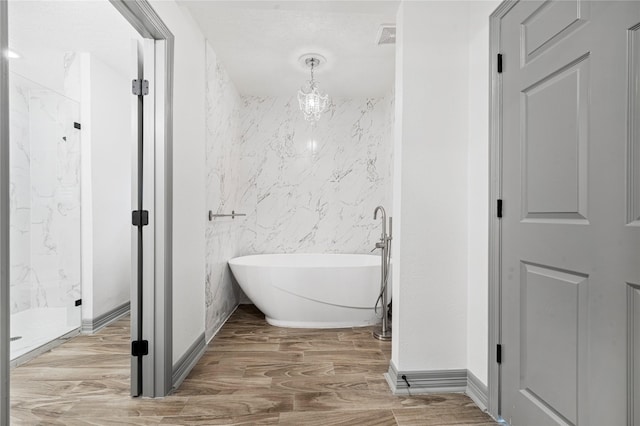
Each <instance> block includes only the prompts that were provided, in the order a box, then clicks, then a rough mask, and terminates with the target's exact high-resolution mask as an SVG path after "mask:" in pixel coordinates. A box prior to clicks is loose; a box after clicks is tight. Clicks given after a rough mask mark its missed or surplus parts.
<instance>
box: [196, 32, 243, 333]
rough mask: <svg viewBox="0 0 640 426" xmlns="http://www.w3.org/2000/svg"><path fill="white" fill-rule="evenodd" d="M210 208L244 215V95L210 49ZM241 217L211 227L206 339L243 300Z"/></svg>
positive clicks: (217, 221)
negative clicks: (236, 268)
mask: <svg viewBox="0 0 640 426" xmlns="http://www.w3.org/2000/svg"><path fill="white" fill-rule="evenodd" d="M206 49H207V50H206V67H207V69H206V77H207V79H206V112H207V121H206V131H207V133H206V168H207V183H206V191H207V196H206V200H207V206H208V209H210V210H212V211H213V213H216V214H229V213H231V211H232V210H235V211H236V212H239V213H240V211H239V209H238V206H237V204H238V203H237V199H238V168H237V167H236V164H237V163H238V157H239V151H238V144H237V143H236V141H237V140H238V129H239V127H238V125H239V116H240V112H239V111H240V97H239V95H238V93H237V91H236V89H235V86H234V85H233V82H232V81H231V79H230V78H229V75H228V74H227V72H226V70H225V69H224V67H223V66H222V64H221V63H220V62H219V61H218V58H217V56H216V53H215V52H214V50H213V49H212V48H211V46H210V45H209V44H207V48H206ZM238 225H239V219H231V218H216V219H214V220H213V221H210V222H208V224H207V228H206V235H205V241H206V277H205V305H206V332H205V333H206V338H207V339H209V338H211V337H212V336H213V334H214V333H215V331H216V330H217V329H218V328H219V327H220V326H221V325H222V324H223V321H224V320H225V319H226V318H227V317H228V316H229V315H230V314H231V312H232V311H233V309H234V308H235V306H236V305H237V304H238V301H239V298H240V290H239V288H238V287H237V285H235V284H234V283H233V279H232V276H231V271H230V270H229V267H228V266H227V261H228V260H229V259H231V258H233V257H235V256H236V255H237V253H238V235H239V229H240V228H239V226H238Z"/></svg>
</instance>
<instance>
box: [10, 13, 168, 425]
mask: <svg viewBox="0 0 640 426" xmlns="http://www.w3.org/2000/svg"><path fill="white" fill-rule="evenodd" d="M109 1H110V2H111V4H113V5H114V6H115V8H116V9H117V10H118V11H119V12H120V13H121V14H122V15H123V16H124V17H125V19H127V21H128V22H129V23H131V25H132V26H133V27H134V28H135V29H136V30H137V31H138V32H139V33H140V35H142V37H143V38H147V39H152V40H155V56H156V59H155V64H156V66H155V85H154V86H153V87H152V88H151V90H154V91H155V104H154V115H155V124H154V133H155V134H154V139H155V146H154V151H155V152H154V155H155V167H154V181H153V187H154V191H153V198H154V202H153V203H152V205H151V206H150V208H152V210H151V212H150V213H151V214H152V215H153V224H154V225H153V227H150V229H149V230H147V232H150V233H152V234H153V239H154V241H155V244H154V250H155V252H154V257H155V262H154V265H153V269H154V280H153V282H152V286H151V288H149V289H147V291H146V293H145V295H144V299H145V302H146V305H145V306H147V309H146V310H145V318H144V320H145V321H144V323H145V338H146V340H148V341H149V354H150V356H148V357H147V360H145V363H144V364H143V377H144V378H145V379H144V383H143V394H142V395H143V396H146V397H161V396H165V395H167V394H168V393H169V392H170V390H171V388H172V385H173V383H172V372H173V371H172V370H173V360H172V346H173V344H172V305H171V296H172V248H171V247H172V200H173V194H172V185H171V183H172V180H173V173H172V163H173V108H172V106H173V50H174V38H173V34H172V33H171V31H170V30H169V28H168V27H167V26H166V25H165V24H164V23H163V22H162V20H161V19H160V17H159V16H158V14H157V13H156V12H155V11H154V10H153V8H152V7H151V5H150V4H149V3H148V2H147V0H135V1H127V0H109ZM7 6H8V2H7V1H6V0H0V52H1V54H0V394H1V397H0V425H8V424H9V419H10V417H9V410H10V399H9V391H10V385H9V375H10V369H9V363H10V350H9V338H10V336H9V333H10V314H9V313H10V306H11V305H10V300H9V298H10V285H9V265H10V263H9V84H8V82H9V66H8V57H7V51H8V48H9V40H8V7H7ZM150 222H151V221H150Z"/></svg>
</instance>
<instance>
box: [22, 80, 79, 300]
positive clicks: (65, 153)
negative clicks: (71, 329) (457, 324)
mask: <svg viewBox="0 0 640 426" xmlns="http://www.w3.org/2000/svg"><path fill="white" fill-rule="evenodd" d="M79 114H80V112H79V105H78V103H77V102H75V101H72V100H70V99H68V98H66V97H64V96H61V95H59V94H57V93H55V92H52V91H50V90H32V91H31V92H30V97H29V123H30V124H29V134H30V146H31V271H32V284H33V285H34V287H35V291H33V292H32V301H31V304H32V307H44V306H48V307H70V306H73V301H74V300H75V299H77V298H79V297H80V255H81V253H80V131H79V130H78V129H75V128H74V126H73V123H74V122H75V121H80V120H79Z"/></svg>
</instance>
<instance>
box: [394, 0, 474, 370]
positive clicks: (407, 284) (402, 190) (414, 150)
mask: <svg viewBox="0 0 640 426" xmlns="http://www.w3.org/2000/svg"><path fill="white" fill-rule="evenodd" d="M466 13H467V5H466V4H465V3H460V2H405V3H402V4H401V6H400V9H399V11H398V20H397V25H398V40H397V42H398V45H397V49H398V50H397V56H396V75H397V83H396V140H395V145H394V152H395V156H396V161H395V164H394V170H395V179H396V183H395V186H394V194H393V196H394V203H393V204H394V218H395V222H396V223H395V226H396V239H395V241H394V250H395V253H396V255H395V257H394V268H393V282H394V288H393V301H394V302H393V303H394V310H393V311H394V321H393V334H394V339H393V345H392V362H393V363H394V365H395V367H396V368H397V369H398V371H425V370H445V369H464V368H466V366H467V360H466V344H467V342H466V336H467V306H466V305H467V268H468V266H467V255H468V251H467V250H468V249H467V229H468V226H467V223H468V219H467V196H468V189H467V176H468V172H467V138H468V123H467V115H468V111H467V97H468V89H467V84H468V75H469V74H468V73H469V71H468V50H467V49H468V48H467V46H468V36H467V34H468V30H467V24H468V22H467V19H466Z"/></svg>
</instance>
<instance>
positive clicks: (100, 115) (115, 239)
mask: <svg viewBox="0 0 640 426" xmlns="http://www.w3.org/2000/svg"><path fill="white" fill-rule="evenodd" d="M87 56H88V59H85V60H84V61H83V65H84V66H85V67H87V66H88V69H86V68H85V69H84V70H83V76H84V78H88V84H86V85H83V86H84V88H85V89H88V90H89V93H88V101H89V104H88V110H87V109H85V110H84V111H86V112H85V115H84V116H83V119H84V118H86V117H87V116H86V114H89V120H87V121H86V122H85V123H82V124H83V126H84V127H83V141H82V142H83V143H82V145H83V149H86V148H89V147H90V151H89V156H88V158H89V159H90V165H88V166H90V170H88V169H84V170H85V172H89V174H88V175H85V176H83V178H84V179H87V178H88V179H89V181H90V182H89V183H90V189H88V190H89V191H90V194H87V195H88V196H89V197H90V198H89V199H87V200H83V208H85V205H84V203H85V201H86V202H87V203H88V204H90V206H89V205H88V204H87V206H86V207H87V208H89V207H90V210H88V211H87V212H86V213H88V215H89V221H90V223H89V222H87V221H85V222H84V224H85V225H86V227H85V228H84V229H83V233H85V234H86V235H85V236H84V238H85V240H84V241H85V242H86V243H87V244H91V247H90V248H89V249H88V250H87V251H86V252H85V253H84V256H91V257H92V261H91V269H90V272H89V273H90V276H89V275H85V276H83V279H86V280H87V282H86V284H85V287H84V288H83V290H84V292H83V293H84V295H87V296H92V297H91V298H84V299H83V300H84V301H85V303H91V308H90V312H91V315H90V316H89V317H85V318H83V319H85V320H87V319H93V318H97V317H99V316H100V315H102V314H105V313H108V312H110V311H112V310H113V309H115V308H117V307H119V306H120V305H122V304H123V303H126V302H128V301H129V296H130V289H131V284H130V283H131V242H130V238H131V224H130V217H131V146H130V144H131V137H132V136H131V112H130V105H131V98H130V94H129V90H128V88H129V86H130V81H129V78H128V76H127V75H124V74H122V73H121V72H118V71H116V70H114V69H113V68H111V67H109V66H108V65H106V64H104V63H103V62H102V61H100V60H99V59H97V58H96V57H95V56H92V55H87ZM83 159H85V158H83ZM85 166H86V165H85ZM88 286H90V287H91V289H90V292H87V290H88V289H87V287H88ZM83 304H84V303H83ZM85 312H89V311H85Z"/></svg>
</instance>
